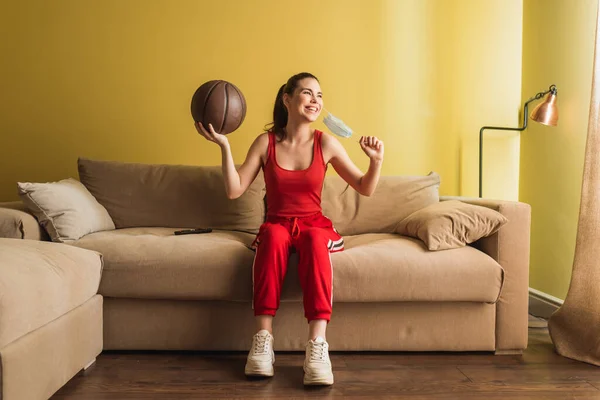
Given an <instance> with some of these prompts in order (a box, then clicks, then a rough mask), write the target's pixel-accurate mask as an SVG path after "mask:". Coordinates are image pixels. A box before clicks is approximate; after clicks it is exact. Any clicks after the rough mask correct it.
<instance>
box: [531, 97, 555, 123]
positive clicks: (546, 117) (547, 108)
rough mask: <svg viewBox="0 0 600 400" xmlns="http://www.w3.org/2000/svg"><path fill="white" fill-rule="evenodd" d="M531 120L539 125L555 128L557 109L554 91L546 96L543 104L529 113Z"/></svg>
mask: <svg viewBox="0 0 600 400" xmlns="http://www.w3.org/2000/svg"><path fill="white" fill-rule="evenodd" d="M531 119H532V120H534V121H536V122H539V123H540V124H544V125H550V126H556V124H557V123H558V107H557V105H556V90H554V91H551V92H550V93H548V95H547V96H546V100H544V102H543V103H541V104H538V105H537V107H535V108H534V109H533V111H532V112H531Z"/></svg>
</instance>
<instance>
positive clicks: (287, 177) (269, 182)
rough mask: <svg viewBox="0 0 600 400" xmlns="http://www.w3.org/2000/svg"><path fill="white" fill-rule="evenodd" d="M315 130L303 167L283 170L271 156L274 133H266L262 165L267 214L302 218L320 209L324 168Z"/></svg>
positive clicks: (319, 136)
mask: <svg viewBox="0 0 600 400" xmlns="http://www.w3.org/2000/svg"><path fill="white" fill-rule="evenodd" d="M322 134H323V132H321V131H319V130H315V134H314V138H313V140H314V141H313V158H312V162H311V164H310V166H309V167H308V168H307V169H303V170H298V171H294V170H289V169H284V168H281V167H280V166H279V164H277V158H276V156H275V142H276V136H275V134H274V133H272V132H269V150H268V154H267V162H266V163H265V165H264V166H263V171H264V176H265V185H266V188H267V217H306V216H308V215H313V214H316V213H319V212H321V191H322V189H323V180H324V179H325V171H326V170H327V167H326V165H325V161H324V160H323V152H322V150H321V135H322Z"/></svg>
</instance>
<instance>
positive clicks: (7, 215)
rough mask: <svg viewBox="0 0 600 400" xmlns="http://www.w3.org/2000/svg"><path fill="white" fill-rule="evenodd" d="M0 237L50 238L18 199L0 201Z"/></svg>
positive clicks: (46, 239)
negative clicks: (5, 201) (6, 201)
mask: <svg viewBox="0 0 600 400" xmlns="http://www.w3.org/2000/svg"><path fill="white" fill-rule="evenodd" d="M0 238H11V239H30V240H45V241H48V240H50V238H49V237H48V234H47V233H46V231H45V230H44V228H42V227H41V226H40V224H39V223H38V221H37V219H36V218H35V217H34V216H33V215H32V214H31V213H29V212H28V211H27V207H25V204H23V203H22V202H20V201H13V202H8V203H0Z"/></svg>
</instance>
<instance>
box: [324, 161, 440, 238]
mask: <svg viewBox="0 0 600 400" xmlns="http://www.w3.org/2000/svg"><path fill="white" fill-rule="evenodd" d="M439 186H440V176H439V175H438V174H437V173H435V172H431V173H429V174H428V175H426V176H382V177H380V179H379V183H378V185H377V189H375V192H374V193H373V194H372V195H371V196H370V197H365V196H361V195H359V194H358V193H357V192H356V191H355V190H354V189H353V188H351V187H350V186H349V185H348V184H347V183H346V182H345V181H343V180H342V179H341V178H340V177H338V176H337V175H335V176H327V177H326V178H325V183H324V184H323V193H322V195H321V206H322V208H323V214H325V215H326V216H327V217H328V218H329V219H331V221H332V222H333V225H334V226H335V228H336V230H337V231H338V232H339V233H340V234H341V235H358V234H362V233H395V232H396V226H397V225H398V223H399V222H400V221H402V220H403V219H404V218H406V217H407V216H409V215H410V214H412V213H413V212H415V211H417V210H419V209H421V208H423V207H427V206H428V205H430V204H433V203H437V202H439V199H440V196H439Z"/></svg>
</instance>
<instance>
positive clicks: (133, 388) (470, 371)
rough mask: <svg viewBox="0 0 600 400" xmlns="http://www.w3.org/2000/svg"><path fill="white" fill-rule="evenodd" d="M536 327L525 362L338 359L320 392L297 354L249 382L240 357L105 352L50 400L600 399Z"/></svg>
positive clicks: (589, 374)
mask: <svg viewBox="0 0 600 400" xmlns="http://www.w3.org/2000/svg"><path fill="white" fill-rule="evenodd" d="M535 323H536V321H533V323H531V324H530V329H529V333H530V336H529V347H528V349H527V350H526V351H525V353H524V354H523V355H522V356H494V355H490V354H487V353H463V354H447V353H417V354H415V353H332V354H331V360H332V363H333V370H334V375H335V385H334V386H332V387H324V388H316V389H315V388H308V389H307V388H305V387H304V386H303V385H302V363H303V360H304V358H303V357H304V356H303V354H299V353H277V354H276V363H275V367H276V368H275V377H274V378H272V379H263V380H249V379H247V378H246V377H245V376H244V373H243V370H244V363H245V358H246V354H242V353H228V354H221V353H220V354H215V353H212V354H211V353H183V352H181V353H162V352H158V353H148V352H144V353H139V352H127V353H123V352H119V353H116V352H105V353H102V355H101V356H100V357H99V358H98V361H97V363H96V364H95V365H94V366H92V367H91V368H90V369H88V370H87V371H86V372H84V373H81V374H80V375H78V376H76V377H75V378H73V379H72V380H71V381H70V382H69V383H68V384H67V385H66V386H65V387H63V388H62V389H61V390H60V391H59V392H58V393H56V395H55V396H54V397H52V399H54V400H58V399H85V400H97V399H111V400H120V399H175V400H178V399H225V398H235V399H242V398H252V399H260V398H269V399H295V398H305V397H310V398H317V397H318V398H336V399H364V400H366V399H561V400H562V399H600V390H599V388H600V368H599V367H595V366H592V365H589V364H585V363H580V362H577V361H573V360H569V359H567V358H564V357H561V356H559V355H557V354H556V353H555V351H554V348H553V346H552V343H551V341H550V337H549V336H548V331H547V328H544V327H542V328H535V327H533V326H535Z"/></svg>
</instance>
